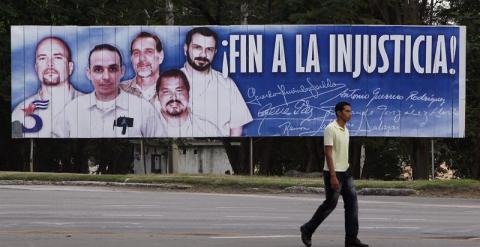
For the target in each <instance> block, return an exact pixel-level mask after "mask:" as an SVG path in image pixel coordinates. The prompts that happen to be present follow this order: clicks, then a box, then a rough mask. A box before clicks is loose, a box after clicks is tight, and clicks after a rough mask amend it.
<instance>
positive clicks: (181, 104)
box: [156, 69, 190, 117]
mask: <svg viewBox="0 0 480 247" xmlns="http://www.w3.org/2000/svg"><path fill="white" fill-rule="evenodd" d="M156 89H157V96H158V100H159V101H160V105H161V107H162V112H164V113H165V114H167V115H169V116H172V117H175V116H180V115H182V114H188V101H189V94H188V93H189V91H190V84H189V83H188V79H187V77H186V76H185V74H184V73H183V72H182V71H181V70H178V69H172V70H168V71H165V72H164V73H162V75H160V77H159V78H158V80H157V86H156Z"/></svg>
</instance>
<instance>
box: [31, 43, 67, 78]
mask: <svg viewBox="0 0 480 247" xmlns="http://www.w3.org/2000/svg"><path fill="white" fill-rule="evenodd" d="M71 58H72V53H71V52H70V48H69V47H68V45H67V43H65V41H63V40H62V39H60V38H58V37H51V36H50V37H46V38H44V39H42V40H40V42H38V44H37V48H36V49H35V71H36V72H37V76H38V79H39V80H40V81H41V82H42V85H45V86H58V85H63V84H64V83H69V78H70V75H71V74H72V73H73V62H72V60H71Z"/></svg>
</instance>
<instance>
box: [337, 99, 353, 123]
mask: <svg viewBox="0 0 480 247" xmlns="http://www.w3.org/2000/svg"><path fill="white" fill-rule="evenodd" d="M335 115H336V116H337V118H340V119H342V120H343V121H344V122H348V121H350V119H351V118H352V106H351V105H350V103H348V102H343V101H342V102H339V103H337V104H336V105H335Z"/></svg>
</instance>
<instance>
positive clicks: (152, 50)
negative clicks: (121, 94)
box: [120, 32, 164, 103]
mask: <svg viewBox="0 0 480 247" xmlns="http://www.w3.org/2000/svg"><path fill="white" fill-rule="evenodd" d="M163 58H164V51H163V46H162V42H161V41H160V39H159V38H158V36H157V35H155V34H152V33H149V32H140V33H139V34H138V35H137V36H136V37H135V38H134V39H133V40H132V43H131V44H130V60H131V61H132V66H133V70H134V71H135V77H134V78H132V79H130V80H127V81H122V82H121V84H120V87H121V88H122V89H123V90H124V91H125V92H127V93H130V94H134V95H136V96H138V97H140V98H143V99H145V100H147V101H149V102H150V103H153V100H154V97H155V84H156V82H157V80H158V77H159V76H160V64H162V62H163Z"/></svg>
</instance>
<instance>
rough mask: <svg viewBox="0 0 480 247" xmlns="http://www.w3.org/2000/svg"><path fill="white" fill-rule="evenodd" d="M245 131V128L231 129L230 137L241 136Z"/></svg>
mask: <svg viewBox="0 0 480 247" xmlns="http://www.w3.org/2000/svg"><path fill="white" fill-rule="evenodd" d="M242 131H243V126H240V127H236V128H231V129H230V136H241V135H242Z"/></svg>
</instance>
